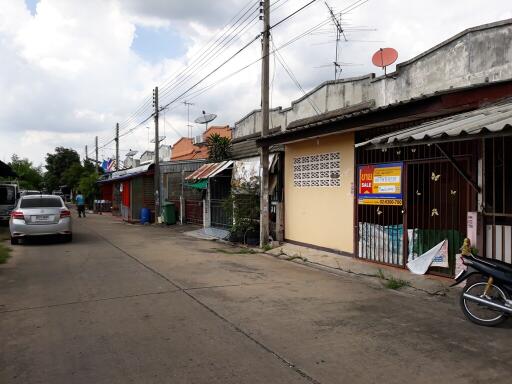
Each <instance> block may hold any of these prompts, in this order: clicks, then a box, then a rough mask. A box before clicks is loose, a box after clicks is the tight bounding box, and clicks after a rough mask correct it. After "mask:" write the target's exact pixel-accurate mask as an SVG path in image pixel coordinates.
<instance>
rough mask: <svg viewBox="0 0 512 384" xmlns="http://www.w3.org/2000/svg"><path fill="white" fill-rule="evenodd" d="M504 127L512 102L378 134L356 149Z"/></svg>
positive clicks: (511, 116)
mask: <svg viewBox="0 0 512 384" xmlns="http://www.w3.org/2000/svg"><path fill="white" fill-rule="evenodd" d="M508 128H512V99H507V100H506V101H502V102H500V103H497V104H493V105H491V106H486V107H481V108H478V109H475V110H472V111H469V112H464V113H459V114H456V115H453V116H450V117H446V118H443V119H439V120H434V121H430V122H428V123H424V124H421V125H418V126H416V127H412V128H407V129H404V130H401V131H396V132H391V133H388V134H385V135H381V136H378V137H375V138H373V139H371V140H368V141H365V142H362V143H357V144H356V148H357V147H364V146H367V145H375V146H398V145H404V144H407V143H410V142H415V141H432V140H442V139H448V138H450V137H458V136H461V135H478V134H484V133H496V132H501V131H503V130H505V129H508Z"/></svg>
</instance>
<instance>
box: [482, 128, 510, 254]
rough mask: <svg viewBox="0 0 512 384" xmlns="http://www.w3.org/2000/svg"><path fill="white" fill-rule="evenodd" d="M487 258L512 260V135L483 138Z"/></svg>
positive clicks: (485, 252) (484, 250)
mask: <svg viewBox="0 0 512 384" xmlns="http://www.w3.org/2000/svg"><path fill="white" fill-rule="evenodd" d="M482 145H483V156H482V157H483V162H484V164H483V169H484V172H483V180H484V186H485V187H484V190H483V201H484V213H483V216H484V217H483V219H484V226H485V229H484V244H485V249H483V250H481V251H482V253H484V254H485V256H486V257H488V258H490V259H496V260H500V261H504V262H507V263H512V137H510V136H507V137H493V138H488V139H485V140H483V143H482Z"/></svg>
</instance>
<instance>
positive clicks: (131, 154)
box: [126, 149, 139, 157]
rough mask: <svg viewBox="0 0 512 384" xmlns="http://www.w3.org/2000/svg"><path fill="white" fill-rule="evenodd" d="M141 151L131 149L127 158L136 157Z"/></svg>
mask: <svg viewBox="0 0 512 384" xmlns="http://www.w3.org/2000/svg"><path fill="white" fill-rule="evenodd" d="M138 152H139V151H132V150H131V149H130V151H128V153H127V154H126V156H127V157H131V156H135V155H136V154H137V153H138Z"/></svg>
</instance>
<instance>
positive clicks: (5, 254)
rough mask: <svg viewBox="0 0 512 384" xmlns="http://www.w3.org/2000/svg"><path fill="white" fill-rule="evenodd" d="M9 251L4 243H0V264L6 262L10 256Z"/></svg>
mask: <svg viewBox="0 0 512 384" xmlns="http://www.w3.org/2000/svg"><path fill="white" fill-rule="evenodd" d="M10 253H11V249H10V248H7V247H6V246H5V245H3V244H0V264H5V263H7V260H8V259H9V257H11V255H10Z"/></svg>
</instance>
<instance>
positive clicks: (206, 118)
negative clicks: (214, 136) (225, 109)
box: [194, 111, 217, 131]
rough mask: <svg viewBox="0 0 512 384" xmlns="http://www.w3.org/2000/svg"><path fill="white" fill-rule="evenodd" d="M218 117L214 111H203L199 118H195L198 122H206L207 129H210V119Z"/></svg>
mask: <svg viewBox="0 0 512 384" xmlns="http://www.w3.org/2000/svg"><path fill="white" fill-rule="evenodd" d="M216 118H217V115H216V114H214V113H206V112H205V111H203V114H202V116H199V117H198V118H197V119H195V120H194V122H195V123H197V124H204V125H205V129H204V130H205V131H206V130H207V129H208V123H209V122H210V121H213V120H215V119H216Z"/></svg>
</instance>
